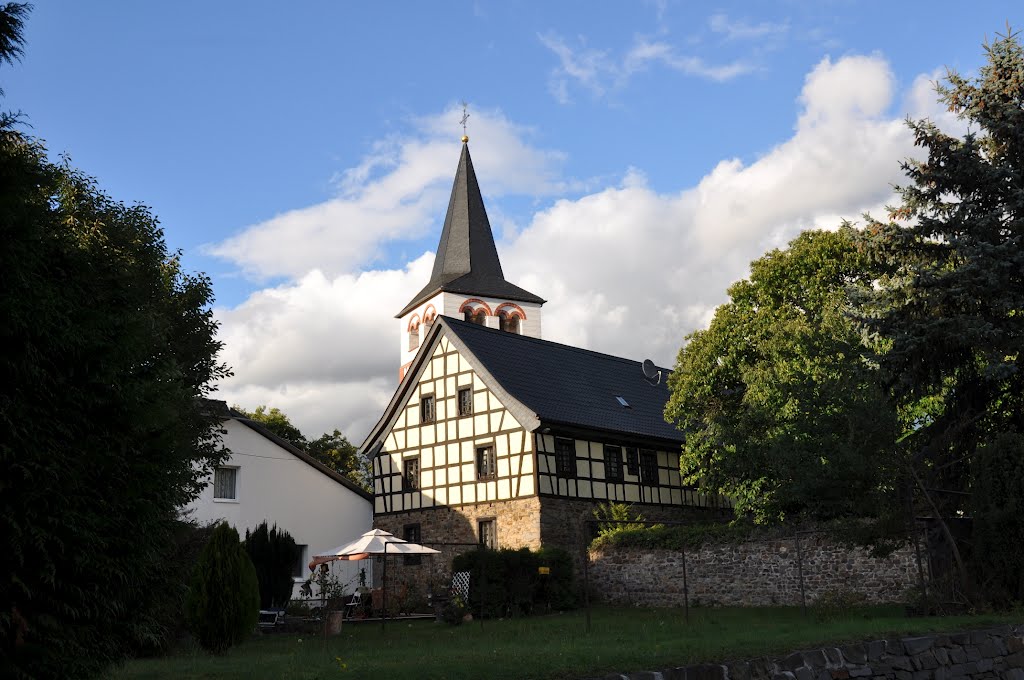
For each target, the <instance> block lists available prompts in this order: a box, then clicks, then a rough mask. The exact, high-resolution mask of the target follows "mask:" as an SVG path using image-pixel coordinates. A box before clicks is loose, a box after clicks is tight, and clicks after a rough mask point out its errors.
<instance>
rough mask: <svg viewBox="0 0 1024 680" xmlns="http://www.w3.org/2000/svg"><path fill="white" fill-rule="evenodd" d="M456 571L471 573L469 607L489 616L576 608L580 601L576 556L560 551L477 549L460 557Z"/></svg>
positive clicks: (455, 564)
mask: <svg viewBox="0 0 1024 680" xmlns="http://www.w3.org/2000/svg"><path fill="white" fill-rule="evenodd" d="M540 567H547V568H548V570H549V573H548V574H541V573H540ZM452 570H453V571H468V572H470V583H471V586H470V589H469V602H468V603H467V605H468V607H469V608H470V609H471V610H472V611H474V612H479V613H480V615H481V616H485V617H500V616H506V615H511V616H516V615H520V614H530V613H533V612H537V611H550V610H553V609H554V610H564V609H572V608H573V607H575V606H577V604H578V601H579V597H578V593H577V592H576V581H575V575H574V571H573V561H572V557H570V556H569V553H568V552H566V551H565V550H562V549H560V548H544V549H542V550H539V551H532V550H530V549H529V548H520V549H518V550H511V549H502V550H488V549H483V550H473V551H470V552H466V553H463V554H461V555H459V556H457V557H456V558H455V559H454V560H453V562H452Z"/></svg>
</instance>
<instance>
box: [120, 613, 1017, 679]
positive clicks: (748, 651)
mask: <svg viewBox="0 0 1024 680" xmlns="http://www.w3.org/2000/svg"><path fill="white" fill-rule="evenodd" d="M1020 619H1021V616H1020V615H1019V614H1018V615H1016V616H1001V615H983V616H960V617H943V618H907V617H906V616H904V615H903V612H902V609H901V608H897V607H867V608H860V609H857V610H853V611H850V612H847V613H846V614H845V615H844V616H843V618H836V619H824V620H823V619H822V618H821V617H815V616H814V613H813V612H812V613H811V615H810V616H809V617H807V618H804V617H803V616H802V615H801V612H800V610H799V609H798V608H779V607H775V608H751V609H738V608H732V609H706V608H699V609H692V610H691V611H690V623H689V624H687V623H685V622H684V620H683V612H682V610H679V609H614V608H599V609H594V610H593V613H592V631H591V632H590V633H589V634H588V633H587V632H586V631H585V618H584V613H583V612H572V613H566V614H552V615H549V616H541V617H533V618H525V619H509V620H502V621H490V620H488V621H486V622H485V623H484V625H483V626H482V627H481V625H480V623H479V622H473V623H466V624H463V625H461V626H455V627H451V626H447V625H445V624H436V623H434V622H432V621H416V622H412V623H402V622H392V623H389V624H388V626H387V628H386V630H384V631H383V632H382V631H381V629H380V626H378V625H372V624H358V625H352V624H347V623H346V624H345V628H344V629H343V631H342V634H341V635H339V636H337V637H334V638H330V639H328V640H327V641H326V643H325V642H324V640H323V638H322V637H309V636H304V637H300V636H297V635H264V636H261V637H257V638H254V639H252V640H251V641H249V642H246V643H245V644H242V645H240V646H238V647H235V648H233V649H232V650H230V651H229V652H228V653H227V654H225V655H224V656H210V655H207V654H206V653H204V652H202V651H200V650H196V649H183V650H180V651H179V652H178V653H176V654H173V655H171V656H168V657H164V658H160V659H139V660H135V661H131V662H129V663H128V664H127V665H126V666H124V667H123V668H121V669H120V670H119V671H117V672H116V673H115V674H114V676H113V677H114V678H115V679H116V680H135V679H141V678H154V679H159V678H176V679H194V678H225V679H232V678H238V679H239V680H241V679H242V678H245V679H249V678H282V679H289V678H294V679H295V680H314V679H317V680H325V679H327V678H338V679H339V680H344V678H346V677H352V678H378V677H379V678H387V679H388V680H404V679H406V678H408V679H410V680H411V679H413V678H415V679H416V680H428V679H433V678H437V679H443V680H462V679H466V680H469V679H473V680H477V679H479V678H494V679H496V680H500V679H511V678H535V679H538V680H540V679H551V678H579V677H583V676H588V675H601V674H604V673H608V672H611V671H631V670H644V669H647V670H656V669H660V668H666V667H670V666H679V665H683V664H687V663H695V662H699V661H713V660H720V661H725V660H730V659H741V658H748V657H754V656H763V655H771V654H783V653H786V652H788V651H793V650H797V649H804V648H807V647H811V646H817V645H822V644H824V643H828V642H843V641H852V640H859V639H865V638H876V637H885V636H887V635H891V634H913V633H924V632H929V631H941V630H958V629H960V630H963V629H969V628H978V627H984V626H988V625H995V624H1001V623H1011V622H1012V623H1020Z"/></svg>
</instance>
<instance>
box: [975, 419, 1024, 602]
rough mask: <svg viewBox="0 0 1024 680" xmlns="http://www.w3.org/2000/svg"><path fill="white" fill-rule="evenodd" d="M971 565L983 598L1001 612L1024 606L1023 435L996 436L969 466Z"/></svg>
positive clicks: (984, 444) (1007, 433) (979, 450)
mask: <svg viewBox="0 0 1024 680" xmlns="http://www.w3.org/2000/svg"><path fill="white" fill-rule="evenodd" d="M971 475H972V481H973V483H974V493H973V495H972V496H971V501H972V505H973V508H972V510H973V514H974V525H973V535H972V539H973V543H974V546H973V550H971V553H970V558H969V559H970V562H971V566H972V567H973V568H974V573H975V578H976V579H977V581H978V585H979V586H980V588H981V595H982V596H983V597H984V598H986V599H987V600H988V601H989V602H991V603H992V604H995V605H997V606H998V607H1000V608H1008V607H1011V606H1012V605H1013V603H1019V602H1021V601H1024V553H1022V551H1021V545H1022V544H1024V436H1022V435H1020V434H1017V433H1015V432H1004V433H998V434H994V435H992V436H991V437H990V438H989V439H988V440H987V441H985V442H983V443H982V444H981V446H979V447H978V450H977V452H976V453H975V455H974V460H973V462H972V466H971Z"/></svg>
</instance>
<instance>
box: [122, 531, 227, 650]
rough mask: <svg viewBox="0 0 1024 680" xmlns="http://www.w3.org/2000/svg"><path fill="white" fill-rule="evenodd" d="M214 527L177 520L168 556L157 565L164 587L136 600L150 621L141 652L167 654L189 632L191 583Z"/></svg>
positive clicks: (156, 573)
mask: <svg viewBox="0 0 1024 680" xmlns="http://www.w3.org/2000/svg"><path fill="white" fill-rule="evenodd" d="M213 529H214V525H213V524H203V525H200V524H198V523H196V522H195V521H194V520H190V521H185V520H179V521H176V522H175V523H174V530H173V533H172V534H171V535H170V542H169V544H168V548H169V549H168V550H167V553H166V557H165V559H163V560H162V561H160V562H158V563H156V564H155V565H154V567H153V576H154V577H156V578H158V579H159V581H160V582H161V583H162V584H163V587H161V588H150V589H148V590H147V591H145V593H144V596H143V597H141V598H139V600H137V602H136V606H137V607H138V609H139V616H140V617H141V618H143V619H144V620H146V621H148V622H150V625H149V631H150V633H149V634H148V635H147V636H145V637H141V638H140V639H139V641H138V642H137V643H136V644H135V645H134V648H133V651H134V653H136V654H138V655H140V656H154V655H160V654H163V653H165V652H167V650H168V649H169V648H170V647H171V646H172V645H173V644H174V642H175V641H177V640H180V639H181V638H183V637H185V635H186V634H187V633H188V629H187V627H186V625H185V601H186V599H187V597H188V593H189V583H190V581H191V578H192V572H193V570H194V569H195V567H196V564H197V563H198V562H199V555H200V553H202V551H203V547H204V546H205V545H206V544H207V543H208V542H209V540H210V536H211V535H212V534H213Z"/></svg>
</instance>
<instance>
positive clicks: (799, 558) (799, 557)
mask: <svg viewBox="0 0 1024 680" xmlns="http://www.w3.org/2000/svg"><path fill="white" fill-rule="evenodd" d="M793 537H794V538H795V539H796V568H797V574H798V575H799V577H800V607H801V608H802V609H803V612H804V616H805V617H806V616H807V593H806V592H805V591H804V556H803V550H801V549H800V531H799V530H797V531H794V532H793Z"/></svg>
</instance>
